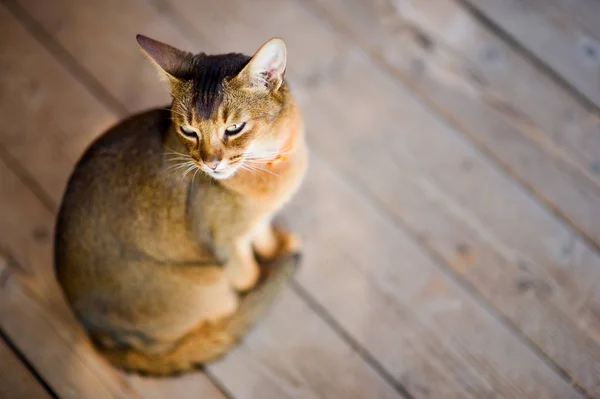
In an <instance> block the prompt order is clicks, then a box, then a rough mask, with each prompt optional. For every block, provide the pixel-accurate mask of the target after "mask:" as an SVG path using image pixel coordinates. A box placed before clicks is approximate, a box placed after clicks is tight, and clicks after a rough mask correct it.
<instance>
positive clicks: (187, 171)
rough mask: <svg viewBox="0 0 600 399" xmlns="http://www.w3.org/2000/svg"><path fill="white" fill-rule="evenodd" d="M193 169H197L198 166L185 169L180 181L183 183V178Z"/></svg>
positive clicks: (194, 165)
mask: <svg viewBox="0 0 600 399" xmlns="http://www.w3.org/2000/svg"><path fill="white" fill-rule="evenodd" d="M194 168H198V166H197V165H196V164H193V165H192V166H190V167H189V168H187V169H186V170H185V172H183V176H182V177H181V181H183V179H185V177H186V176H187V174H188V173H190V172H191V171H192V170H194ZM198 169H199V168H198Z"/></svg>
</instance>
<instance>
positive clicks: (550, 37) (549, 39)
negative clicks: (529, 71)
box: [467, 0, 600, 107]
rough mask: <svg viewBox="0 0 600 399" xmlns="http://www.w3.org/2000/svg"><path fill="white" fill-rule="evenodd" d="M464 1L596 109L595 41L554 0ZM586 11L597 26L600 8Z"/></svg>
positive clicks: (599, 46) (598, 52) (599, 61)
mask: <svg viewBox="0 0 600 399" xmlns="http://www.w3.org/2000/svg"><path fill="white" fill-rule="evenodd" d="M467 1H468V2H469V3H470V4H472V5H473V6H474V7H476V8H477V9H478V10H479V11H480V12H482V13H483V14H485V15H486V17H487V18H489V19H490V20H491V21H493V22H494V23H495V24H497V25H498V26H499V27H500V28H502V29H503V30H505V31H506V32H507V33H508V34H509V35H511V36H512V37H514V38H515V39H516V40H517V41H519V43H521V44H522V45H523V46H524V47H526V48H527V49H528V50H529V51H531V52H532V53H533V54H534V55H535V56H536V57H537V58H539V59H540V60H542V62H544V63H545V64H547V65H548V66H549V67H550V68H552V69H553V70H555V71H556V72H557V73H558V74H560V75H561V76H562V77H563V78H565V79H566V80H567V81H568V82H569V83H570V84H571V85H572V86H573V87H575V88H576V89H577V90H578V91H580V92H581V93H582V94H583V95H584V96H586V97H587V98H588V99H589V100H590V101H591V102H593V103H594V104H595V105H596V106H597V107H598V106H600V42H599V41H598V40H599V39H598V38H597V37H593V36H592V35H591V34H589V33H588V32H587V31H586V30H585V29H583V28H582V27H581V26H579V25H578V24H577V23H575V21H574V20H573V19H572V18H569V16H568V14H566V13H564V12H563V11H562V10H561V8H560V7H556V6H555V4H553V3H554V0H553V1H547V0H526V1H521V0H505V1H495V0H467ZM591 3H593V2H591ZM580 7H581V6H580ZM586 8H587V13H588V14H589V17H588V18H591V19H592V20H595V21H596V25H597V21H599V20H600V12H599V11H600V8H598V7H597V6H596V7H594V6H593V5H590V6H587V7H586Z"/></svg>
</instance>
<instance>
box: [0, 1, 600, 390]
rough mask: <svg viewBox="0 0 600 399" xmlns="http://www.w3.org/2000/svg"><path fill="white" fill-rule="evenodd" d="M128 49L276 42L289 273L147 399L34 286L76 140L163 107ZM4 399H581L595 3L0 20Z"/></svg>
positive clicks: (141, 386)
mask: <svg viewBox="0 0 600 399" xmlns="http://www.w3.org/2000/svg"><path fill="white" fill-rule="evenodd" d="M136 33H144V34H146V35H149V36H151V37H154V38H156V39H159V40H163V41H166V42H168V43H171V44H174V45H177V46H178V47H181V48H185V49H189V50H192V51H206V52H213V53H214V52H229V51H243V52H246V53H251V52H253V51H254V50H255V49H256V48H257V47H258V46H259V45H260V44H262V43H263V42H264V41H265V40H267V39H269V38H270V37H273V36H281V37H283V38H284V39H285V40H286V42H287V44H288V52H289V60H288V73H287V76H288V78H289V81H290V82H291V85H292V88H293V90H294V92H295V93H296V96H297V98H298V100H299V102H300V104H301V106H302V109H303V110H304V114H305V119H306V122H307V126H308V132H309V144H310V145H311V148H312V165H311V169H310V172H309V174H308V177H307V179H306V182H305V185H304V187H303V189H302V191H301V193H300V194H299V195H298V196H297V198H296V199H295V200H294V202H293V204H291V205H290V206H289V207H288V208H287V209H286V210H285V212H284V218H285V219H286V220H287V222H288V223H289V224H290V225H292V226H293V227H294V229H296V230H298V231H299V232H300V233H301V234H302V236H303V238H304V240H305V242H306V250H305V257H304V259H303V265H302V268H301V270H299V272H298V274H297V275H296V277H295V279H294V281H293V282H292V283H291V284H290V285H289V286H288V287H287V288H286V290H285V292H284V293H283V294H282V295H281V296H280V297H279V298H278V300H277V302H276V304H275V305H274V306H273V307H272V308H271V310H270V311H269V313H268V315H267V316H266V317H265V318H264V319H263V320H261V322H260V323H259V325H258V326H257V327H256V329H255V330H254V331H253V332H252V333H251V334H250V335H249V336H247V337H246V339H245V340H244V342H243V343H242V345H240V346H239V347H238V348H237V349H235V350H234V351H233V352H232V353H231V354H230V355H229V356H227V357H226V358H225V359H224V360H222V361H220V362H218V363H216V364H213V365H210V366H209V367H207V369H206V371H205V372H204V373H202V372H196V373H193V374H188V375H184V376H180V377H174V378H168V379H158V380H156V379H149V378H143V377H139V376H130V375H125V374H123V373H120V372H118V371H116V370H114V369H112V368H111V367H110V366H108V365H107V364H106V363H105V361H104V360H103V359H101V358H99V357H98V356H97V355H96V354H95V353H94V352H93V350H92V349H91V346H90V344H89V343H88V341H87V340H86V338H85V335H84V334H83V332H82V331H81V330H80V329H79V327H78V325H77V323H76V322H75V320H74V318H73V316H72V315H71V313H70V311H69V310H68V308H67V306H66V304H65V301H64V299H63V298H62V295H61V293H60V291H59V290H58V287H57V285H56V282H55V280H54V277H53V275H52V234H53V233H52V232H53V227H54V226H53V225H54V217H55V214H56V210H57V206H58V204H59V201H60V198H61V195H62V192H63V189H64V185H65V181H66V179H67V177H68V175H69V173H70V171H71V170H72V167H73V164H74V163H75V161H76V160H77V159H78V157H79V156H80V154H81V153H82V151H83V150H84V148H85V147H86V146H87V145H88V144H89V143H90V141H91V140H92V139H93V138H94V137H96V136H97V135H98V134H100V133H101V132H102V131H103V130H104V129H106V128H107V127H109V126H110V125H111V124H113V123H115V122H116V121H117V120H119V119H120V118H123V117H125V116H126V115H129V114H131V113H133V112H137V111H140V110H143V109H145V108H148V107H151V106H156V105H162V104H165V103H166V102H167V101H168V98H169V97H168V93H167V89H166V87H165V85H164V83H161V82H160V81H159V80H158V78H157V74H156V72H155V70H154V69H153V67H152V66H151V65H150V64H149V63H148V62H147V60H146V59H145V58H144V57H143V56H142V54H141V52H140V51H139V49H138V48H137V44H136V42H135V34H136ZM0 120H1V122H2V123H1V125H0V232H1V233H0V327H1V330H0V331H1V335H0V398H2V399H6V398H8V399H15V398H57V397H58V398H61V399H62V398H86V399H88V398H89V399H91V398H153V399H154V398H178V399H179V398H181V399H186V398H230V397H233V398H259V399H271V398H273V399H280V398H288V397H293V398H343V399H346V398H369V399H370V398H435V399H438V398H440V399H447V398H510V399H515V398H543V399H546V398H560V399H564V398H600V2H598V1H597V0H402V1H400V0H397V1H386V0H253V1H245V0H227V1H209V0H102V1H100V0H93V1H92V0H86V1H71V0H2V1H0Z"/></svg>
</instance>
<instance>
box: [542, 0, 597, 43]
mask: <svg viewBox="0 0 600 399" xmlns="http://www.w3.org/2000/svg"><path fill="white" fill-rule="evenodd" d="M551 4H552V5H554V6H556V7H559V8H560V11H561V12H562V13H565V14H567V15H569V16H570V17H571V18H572V19H573V20H574V21H575V23H577V24H578V25H579V26H581V27H582V28H584V30H587V32H589V33H590V34H591V35H592V36H593V37H594V38H595V39H596V40H600V24H599V23H598V19H599V18H600V2H598V1H595V0H553V1H552V2H551Z"/></svg>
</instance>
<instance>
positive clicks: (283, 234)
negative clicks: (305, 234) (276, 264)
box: [276, 230, 302, 256]
mask: <svg viewBox="0 0 600 399" xmlns="http://www.w3.org/2000/svg"><path fill="white" fill-rule="evenodd" d="M276 233H277V235H278V236H279V242H280V246H279V253H278V254H277V255H278V256H282V255H287V254H294V253H299V252H300V250H301V249H302V239H301V238H300V236H299V235H298V234H296V233H291V232H287V231H283V230H276Z"/></svg>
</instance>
